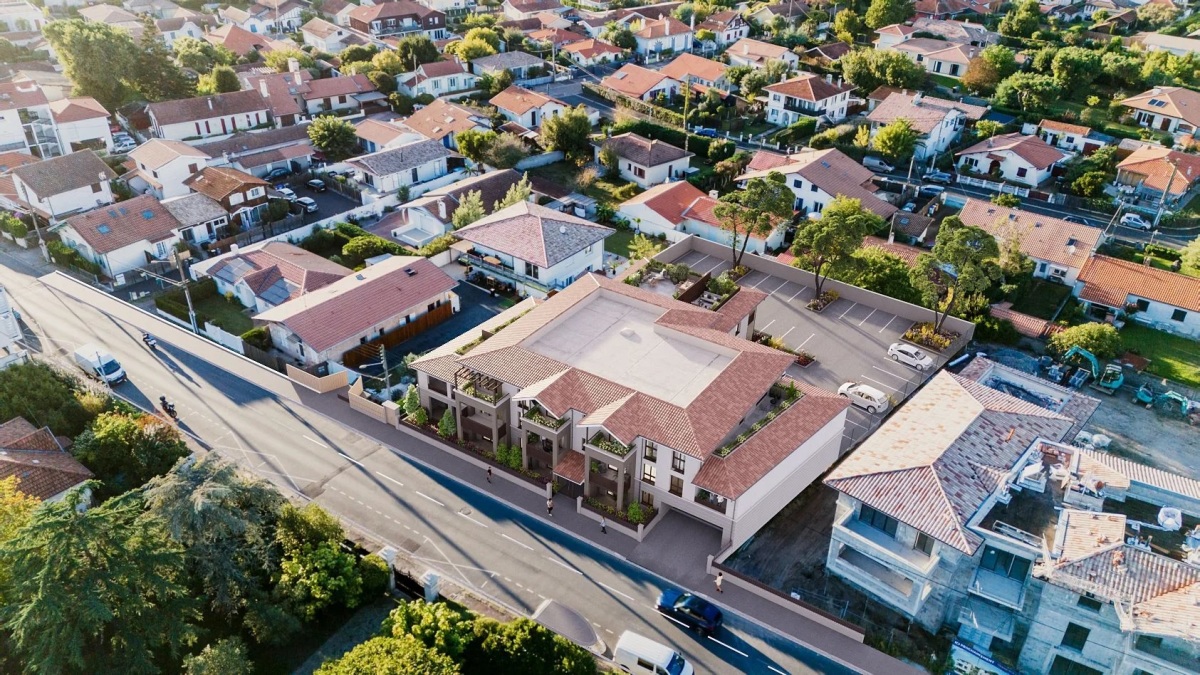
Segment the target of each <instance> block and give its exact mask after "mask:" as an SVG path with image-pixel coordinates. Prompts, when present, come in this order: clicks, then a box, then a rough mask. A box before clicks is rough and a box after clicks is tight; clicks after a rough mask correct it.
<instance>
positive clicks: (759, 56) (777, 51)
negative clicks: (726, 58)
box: [725, 38, 788, 62]
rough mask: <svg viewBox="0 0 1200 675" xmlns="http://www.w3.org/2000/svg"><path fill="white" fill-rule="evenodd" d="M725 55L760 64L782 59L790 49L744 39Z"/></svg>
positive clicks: (731, 47) (733, 45)
mask: <svg viewBox="0 0 1200 675" xmlns="http://www.w3.org/2000/svg"><path fill="white" fill-rule="evenodd" d="M725 53H727V54H729V55H731V56H736V57H738V58H740V59H743V60H747V61H756V62H759V61H767V60H770V59H778V58H781V57H783V55H784V54H787V53H788V49H787V48H786V47H780V46H779V45H773V44H771V43H769V42H762V41H761V40H754V39H751V38H742V39H741V40H738V41H737V42H735V43H733V44H732V45H730V46H729V49H728V50H726V52H725Z"/></svg>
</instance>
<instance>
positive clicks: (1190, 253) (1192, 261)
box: [1179, 237, 1200, 270]
mask: <svg viewBox="0 0 1200 675" xmlns="http://www.w3.org/2000/svg"><path fill="white" fill-rule="evenodd" d="M1179 253H1180V259H1181V260H1182V261H1183V264H1184V265H1187V266H1188V267H1190V268H1192V269H1194V270H1200V237H1197V238H1196V239H1193V240H1191V241H1190V242H1189V243H1188V245H1187V246H1184V247H1183V250H1182V251H1180V252H1179Z"/></svg>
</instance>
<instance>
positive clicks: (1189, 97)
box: [1121, 87, 1200, 136]
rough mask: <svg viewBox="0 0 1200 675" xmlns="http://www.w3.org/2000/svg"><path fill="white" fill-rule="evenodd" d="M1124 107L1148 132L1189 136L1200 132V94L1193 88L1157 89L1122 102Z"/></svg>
mask: <svg viewBox="0 0 1200 675" xmlns="http://www.w3.org/2000/svg"><path fill="white" fill-rule="evenodd" d="M1121 105H1123V106H1125V107H1127V108H1129V109H1130V111H1131V112H1132V114H1133V118H1134V120H1135V121H1136V122H1137V123H1138V125H1140V126H1143V127H1146V128H1147V129H1152V130H1154V131H1166V132H1169V133H1172V134H1184V135H1189V136H1190V135H1194V134H1195V133H1196V131H1197V129H1200V92H1195V91H1192V90H1191V89H1186V88H1184V87H1155V88H1154V89H1150V90H1149V91H1145V92H1142V93H1141V94H1138V95H1137V96H1131V97H1129V98H1127V99H1125V100H1123V101H1121Z"/></svg>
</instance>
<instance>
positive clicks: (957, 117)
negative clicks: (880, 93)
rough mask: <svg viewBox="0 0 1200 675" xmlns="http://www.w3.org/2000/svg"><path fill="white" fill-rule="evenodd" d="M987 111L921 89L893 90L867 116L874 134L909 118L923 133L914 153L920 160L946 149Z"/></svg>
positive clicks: (981, 107) (980, 107)
mask: <svg viewBox="0 0 1200 675" xmlns="http://www.w3.org/2000/svg"><path fill="white" fill-rule="evenodd" d="M986 113H987V108H986V107H983V106H977V105H971V104H969V103H962V102H959V101H951V100H948V99H942V98H935V97H933V96H926V95H924V94H922V93H921V92H914V93H911V94H910V93H908V92H902V91H893V92H891V93H889V94H888V95H887V98H885V99H883V101H882V102H881V103H879V104H878V105H877V106H876V107H875V109H874V110H872V111H871V112H870V114H868V115H867V120H868V121H869V122H870V123H871V134H872V135H874V134H875V133H877V132H878V131H879V129H881V128H883V127H885V126H887V125H889V124H891V123H893V122H895V121H897V120H907V121H908V123H909V124H910V125H911V126H912V127H913V128H914V129H916V130H917V132H918V133H919V134H920V136H919V138H918V139H917V145H916V147H915V148H914V149H913V154H914V155H915V156H916V158H917V160H918V161H921V160H924V159H926V158H928V157H930V156H932V155H935V154H939V153H943V152H946V151H947V150H949V149H950V146H951V145H953V144H954V143H956V142H957V141H958V139H959V137H960V136H961V135H962V131H963V129H965V128H966V127H967V124H968V123H972V122H978V121H979V120H980V119H982V118H983V116H984V115H985V114H986Z"/></svg>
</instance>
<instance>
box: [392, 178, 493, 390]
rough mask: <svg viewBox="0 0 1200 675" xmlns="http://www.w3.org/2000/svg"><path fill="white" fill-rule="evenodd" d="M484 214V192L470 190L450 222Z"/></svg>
mask: <svg viewBox="0 0 1200 675" xmlns="http://www.w3.org/2000/svg"><path fill="white" fill-rule="evenodd" d="M484 215H486V211H484V207H483V193H482V192H480V191H479V190H469V191H468V192H467V194H465V195H463V198H462V201H461V202H459V203H458V208H456V209H454V215H452V216H450V222H451V223H453V224H454V229H456V230H457V229H459V228H462V227H466V226H467V225H470V224H471V223H473V222H475V221H477V220H479V219H480V218H482V217H484ZM409 390H410V391H416V388H415V387H410V388H409Z"/></svg>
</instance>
